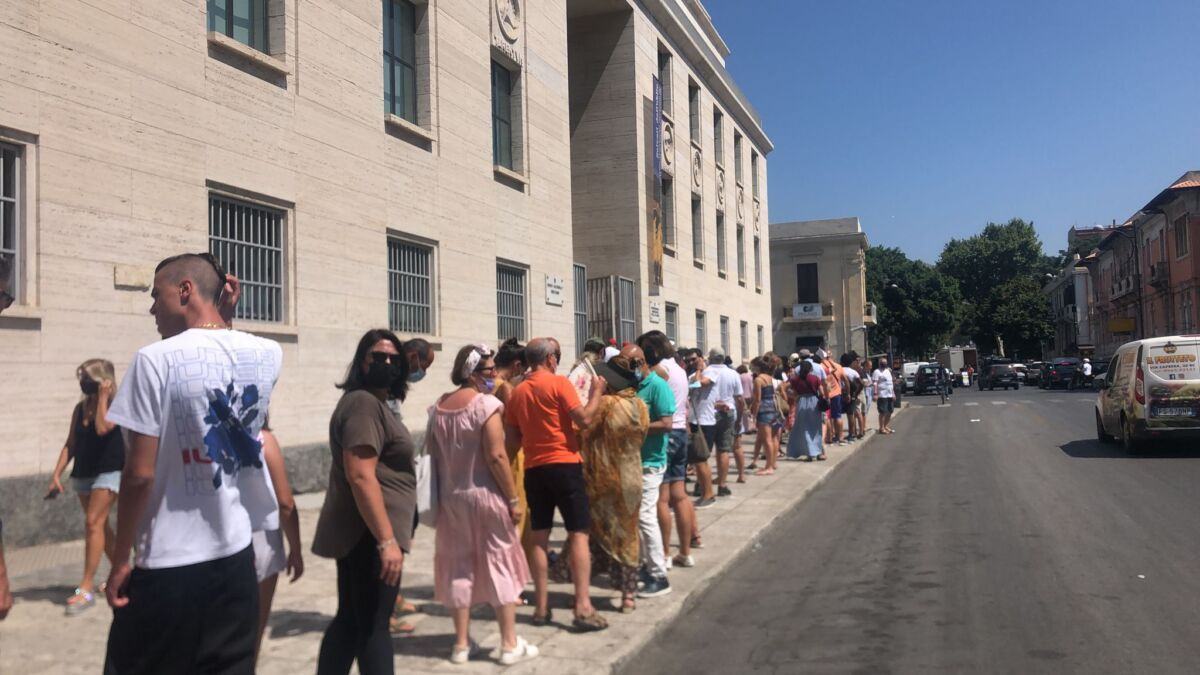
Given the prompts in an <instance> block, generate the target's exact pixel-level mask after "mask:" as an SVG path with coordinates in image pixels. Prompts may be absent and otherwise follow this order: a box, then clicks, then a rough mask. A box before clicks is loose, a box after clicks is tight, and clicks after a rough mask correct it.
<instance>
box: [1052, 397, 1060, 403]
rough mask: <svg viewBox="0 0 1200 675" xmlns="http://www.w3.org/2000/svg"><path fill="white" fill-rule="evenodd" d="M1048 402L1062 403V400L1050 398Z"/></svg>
mask: <svg viewBox="0 0 1200 675" xmlns="http://www.w3.org/2000/svg"><path fill="white" fill-rule="evenodd" d="M1050 402H1051V403H1062V399H1061V398H1052V399H1050Z"/></svg>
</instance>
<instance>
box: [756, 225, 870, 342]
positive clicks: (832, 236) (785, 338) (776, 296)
mask: <svg viewBox="0 0 1200 675" xmlns="http://www.w3.org/2000/svg"><path fill="white" fill-rule="evenodd" d="M867 246H868V243H867V235H866V234H864V233H863V231H862V227H861V225H860V224H859V222H858V218H835V219H832V220H805V221H798V222H791V223H774V224H772V225H771V294H772V295H771V298H772V302H771V304H772V313H773V314H774V319H772V345H773V347H772V348H773V349H774V350H775V351H776V352H778V353H781V354H785V355H786V354H789V353H791V352H794V351H796V350H797V349H800V348H802V347H807V348H809V349H815V348H816V347H825V349H826V350H828V351H830V352H832V353H834V354H835V355H839V354H842V353H844V352H848V351H851V350H854V351H857V352H858V353H859V354H867V353H868V350H867V333H868V332H869V331H870V330H871V328H872V327H873V326H874V325H875V308H874V306H872V305H870V304H868V303H867V295H866V285H867V284H866V266H865V261H866V251H867Z"/></svg>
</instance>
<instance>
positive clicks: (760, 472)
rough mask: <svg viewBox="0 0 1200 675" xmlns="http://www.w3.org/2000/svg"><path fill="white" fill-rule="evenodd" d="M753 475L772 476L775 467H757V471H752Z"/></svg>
mask: <svg viewBox="0 0 1200 675" xmlns="http://www.w3.org/2000/svg"><path fill="white" fill-rule="evenodd" d="M754 475H755V476H774V475H775V469H759V470H758V471H755V472H754Z"/></svg>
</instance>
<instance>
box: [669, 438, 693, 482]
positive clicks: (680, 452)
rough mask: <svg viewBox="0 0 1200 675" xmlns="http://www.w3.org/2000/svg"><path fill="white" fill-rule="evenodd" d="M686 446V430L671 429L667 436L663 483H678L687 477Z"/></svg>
mask: <svg viewBox="0 0 1200 675" xmlns="http://www.w3.org/2000/svg"><path fill="white" fill-rule="evenodd" d="M687 444H688V431H687V429H672V430H671V433H669V434H667V471H666V473H664V474H663V482H664V483H678V482H679V481H681V480H683V479H684V478H686V477H687V460H688V451H687Z"/></svg>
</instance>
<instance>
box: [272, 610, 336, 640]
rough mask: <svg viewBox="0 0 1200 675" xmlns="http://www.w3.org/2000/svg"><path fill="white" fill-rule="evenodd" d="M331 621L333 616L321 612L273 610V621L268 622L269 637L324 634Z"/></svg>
mask: <svg viewBox="0 0 1200 675" xmlns="http://www.w3.org/2000/svg"><path fill="white" fill-rule="evenodd" d="M330 621H333V616H331V615H329V614H322V613H320V612H297V611H293V610H290V609H273V610H271V619H270V621H268V622H267V637H268V638H270V639H279V638H287V637H295V636H297V635H304V634H305V633H324V632H325V627H326V626H328V625H329V622H330Z"/></svg>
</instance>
